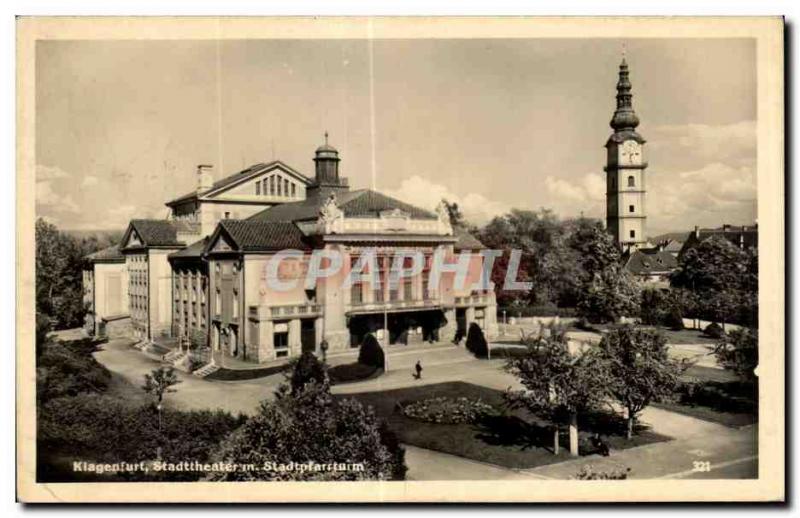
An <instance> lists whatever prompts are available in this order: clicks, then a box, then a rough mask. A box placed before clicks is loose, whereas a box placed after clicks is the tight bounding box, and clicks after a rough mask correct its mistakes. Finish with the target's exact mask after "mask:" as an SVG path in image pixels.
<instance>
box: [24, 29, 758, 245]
mask: <svg viewBox="0 0 800 518" xmlns="http://www.w3.org/2000/svg"><path fill="white" fill-rule="evenodd" d="M623 43H624V48H625V52H626V59H627V61H628V64H629V66H630V73H631V76H630V77H631V82H632V84H633V95H634V97H633V103H634V108H635V110H636V113H637V114H638V116H639V119H640V120H641V124H640V126H639V128H638V130H639V133H640V134H641V135H642V136H643V137H644V138H645V139H646V140H647V144H646V145H645V156H646V158H647V160H648V161H649V164H650V165H649V167H648V169H647V186H648V193H647V196H648V199H647V205H648V208H649V210H648V220H647V225H648V234H649V235H650V236H652V235H655V234H658V233H662V232H669V231H682V230H689V229H692V228H693V227H694V226H695V225H699V226H701V227H709V226H719V225H721V224H723V223H730V224H752V223H753V222H754V221H755V218H756V123H755V121H756V74H755V64H756V63H755V43H754V41H753V40H749V39H737V40H730V39H633V40H625V41H624V42H623V41H622V40H617V39H491V40H455V39H417V40H373V41H372V42H370V41H368V40H227V41H213V40H208V41H132V40H131V41H40V42H38V43H37V53H36V164H37V165H36V189H37V191H36V194H37V196H36V210H37V215H38V216H42V217H45V218H46V219H48V220H50V221H52V222H54V223H56V224H57V225H59V226H60V227H62V228H65V229H73V230H120V229H124V227H125V226H126V225H127V222H128V221H129V220H130V219H131V218H146V217H158V218H161V217H166V216H167V214H168V209H167V207H166V206H164V202H166V201H168V200H170V199H172V198H175V197H177V196H180V195H182V194H185V193H186V192H189V191H191V190H193V189H194V188H195V186H196V182H197V180H196V165H197V164H214V167H215V169H214V174H215V178H216V179H219V178H222V177H223V176H227V175H229V174H232V173H234V172H236V171H239V170H241V169H244V168H246V167H248V166H249V165H251V164H254V163H258V162H267V161H270V160H273V159H279V160H282V161H284V162H285V163H287V164H289V165H290V166H292V167H293V168H295V169H297V170H299V171H300V172H302V173H304V174H306V175H307V176H313V161H312V159H313V153H314V149H316V147H317V146H318V145H320V144H321V143H322V142H323V140H324V137H323V134H324V132H325V131H328V132H329V134H330V143H331V144H332V145H334V146H335V147H337V148H338V150H339V153H340V157H341V159H342V162H341V166H340V167H341V169H340V170H341V174H342V175H343V176H346V177H348V178H349V181H350V185H351V187H353V188H371V187H374V188H377V189H378V190H381V191H383V192H386V193H387V194H390V195H393V196H396V197H399V198H401V199H404V200H405V201H408V202H410V203H413V204H415V205H418V206H421V207H425V208H433V207H434V206H435V205H436V204H437V203H438V202H439V200H441V199H442V198H447V199H448V200H450V201H455V202H457V203H459V205H460V206H461V208H462V210H463V212H464V213H465V215H466V217H467V219H469V220H470V221H471V222H473V223H475V224H483V223H485V222H486V221H488V220H489V219H491V218H492V217H494V216H497V215H501V214H503V213H505V212H507V211H508V210H510V209H511V208H519V209H532V210H536V209H540V208H549V209H552V210H553V211H555V212H556V214H558V215H559V216H561V217H565V218H566V217H574V216H577V215H580V214H581V213H582V214H584V215H586V216H592V217H598V218H604V217H605V203H604V198H605V182H604V180H603V178H604V172H603V166H604V165H605V159H606V157H605V149H604V147H603V145H604V144H605V142H606V140H607V139H608V136H609V135H610V134H611V131H612V130H611V128H610V127H609V125H608V123H609V120H610V119H611V116H612V114H613V111H614V106H615V99H614V95H615V93H616V90H615V85H616V81H617V73H618V66H619V62H620V59H621V52H622V48H623Z"/></svg>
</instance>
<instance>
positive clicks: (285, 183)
mask: <svg viewBox="0 0 800 518" xmlns="http://www.w3.org/2000/svg"><path fill="white" fill-rule="evenodd" d="M283 195H284V196H289V180H287V179H286V178H284V179H283Z"/></svg>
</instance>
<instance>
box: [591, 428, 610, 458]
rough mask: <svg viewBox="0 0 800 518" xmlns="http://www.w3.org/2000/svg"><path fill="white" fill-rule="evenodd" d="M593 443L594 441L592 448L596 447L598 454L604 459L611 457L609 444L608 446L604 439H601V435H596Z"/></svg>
mask: <svg viewBox="0 0 800 518" xmlns="http://www.w3.org/2000/svg"><path fill="white" fill-rule="evenodd" d="M591 441H592V446H593V447H594V450H595V451H596V452H597V453H599V454H600V455H602V456H603V457H608V455H609V451H608V444H606V443H605V442H604V441H603V439H601V438H600V434H599V433H596V434H594V436H592V438H591Z"/></svg>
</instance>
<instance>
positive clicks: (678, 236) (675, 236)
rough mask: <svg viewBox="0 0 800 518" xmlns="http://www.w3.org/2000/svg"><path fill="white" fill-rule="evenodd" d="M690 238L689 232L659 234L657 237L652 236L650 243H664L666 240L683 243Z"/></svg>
mask: <svg viewBox="0 0 800 518" xmlns="http://www.w3.org/2000/svg"><path fill="white" fill-rule="evenodd" d="M687 237H689V232H688V231H687V232H667V233H666V234H659V235H657V236H650V241H651V242H653V243H656V242H658V241H664V240H666V239H670V240H674V241H680V242H681V243H683V242H684V241H686V238H687Z"/></svg>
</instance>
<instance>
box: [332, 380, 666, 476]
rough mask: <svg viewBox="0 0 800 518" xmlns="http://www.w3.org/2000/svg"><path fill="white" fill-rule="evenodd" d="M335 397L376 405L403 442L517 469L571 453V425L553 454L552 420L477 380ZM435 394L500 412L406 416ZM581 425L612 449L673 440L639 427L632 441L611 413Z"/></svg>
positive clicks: (592, 417) (586, 418)
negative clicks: (467, 418) (449, 419)
mask: <svg viewBox="0 0 800 518" xmlns="http://www.w3.org/2000/svg"><path fill="white" fill-rule="evenodd" d="M336 397H338V398H346V397H348V398H349V397H352V398H355V399H357V400H359V401H360V402H361V403H363V404H365V405H369V406H372V407H373V408H374V409H375V412H376V413H377V414H378V415H379V416H380V417H381V418H383V419H384V420H385V421H386V423H387V424H388V426H389V428H390V429H391V430H392V431H394V432H395V434H397V436H398V439H399V440H400V442H403V443H406V444H411V445H414V446H419V447H421V448H427V449H431V450H436V451H441V452H444V453H449V454H452V455H457V456H459V457H465V458H468V459H474V460H477V461H481V462H488V463H491V464H495V465H501V466H505V467H509V468H518V469H523V468H533V467H536V466H543V465H546V464H553V463H556V462H561V461H564V460H568V459H571V458H572V457H571V456H570V455H569V452H568V451H567V450H568V444H569V443H568V441H569V439H568V434H567V432H566V430H563V431H562V433H561V435H560V442H561V445H562V450H561V452H560V453H559V455H553V449H552V447H553V444H552V443H553V430H552V428H551V424H550V423H549V422H547V421H546V420H544V419H541V418H538V417H537V416H534V415H531V414H529V413H528V412H526V411H513V412H511V411H506V410H505V409H504V398H503V393H502V392H500V391H497V390H492V389H489V388H485V387H481V386H478V385H472V384H470V383H463V382H450V383H439V384H435V385H425V386H420V387H409V388H404V389H397V390H388V391H384V392H366V393H359V394H348V395H346V396H345V395H338V396H336ZM435 397H453V398H455V397H467V398H470V399H480V400H481V401H482V402H484V403H488V404H489V405H492V406H493V407H494V408H495V409H496V410H497V411H496V413H494V414H492V415H489V416H487V417H485V418H484V419H482V420H481V421H479V422H478V423H476V424H433V423H427V422H422V421H418V420H415V419H410V418H407V417H405V416H404V415H403V413H402V411H401V410H400V407H399V406H398V404H399V405H406V404H408V403H411V402H413V401H418V400H421V399H429V398H435ZM579 426H580V427H583V428H584V429H583V430H582V431H581V438H582V439H585V438H586V437H587V436H588V435H589V434H592V433H594V432H598V433H600V434H601V436H602V438H603V440H604V441H605V442H606V443H607V444H608V445H609V447H610V448H611V450H612V451H613V450H615V449H616V450H618V449H625V448H630V447H633V446H641V445H644V444H650V443H653V442H659V441H665V440H668V439H669V438H668V437H665V436H663V435H659V434H656V433H653V432H651V431H649V430H648V429H647V428H644V427H639V428H638V430H637V434H636V435H635V436H634V437H633V439H631V440H630V441H628V440H627V439H625V423H624V422H622V420H621V419H619V418H616V417H612V416H610V415H608V414H593V415H584V416H579ZM582 448H583V446H582ZM582 452H583V454H584V455H586V454H592V452H591V451H588V449H587V448H583V449H582Z"/></svg>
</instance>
